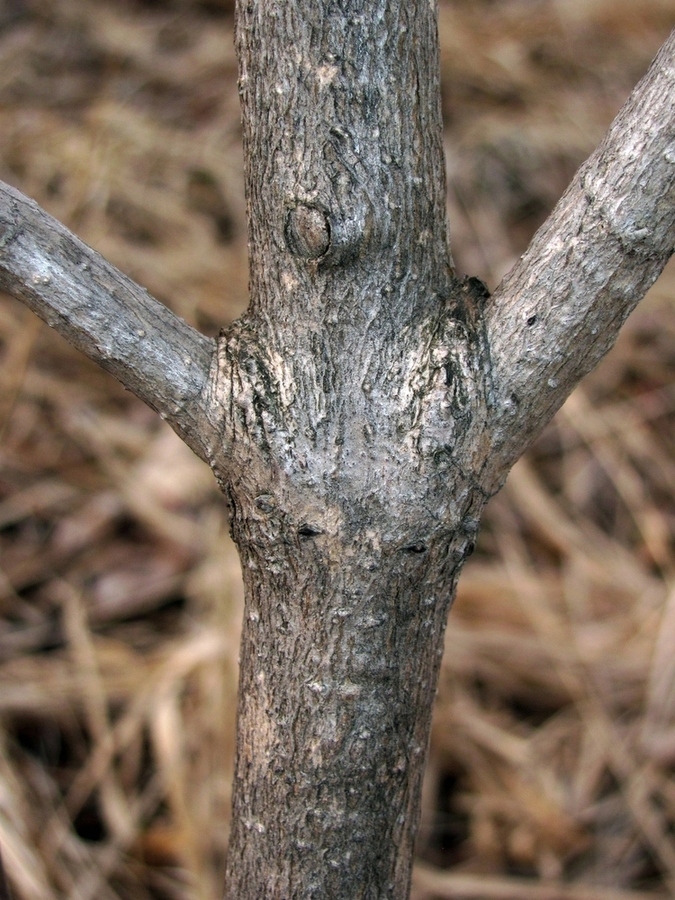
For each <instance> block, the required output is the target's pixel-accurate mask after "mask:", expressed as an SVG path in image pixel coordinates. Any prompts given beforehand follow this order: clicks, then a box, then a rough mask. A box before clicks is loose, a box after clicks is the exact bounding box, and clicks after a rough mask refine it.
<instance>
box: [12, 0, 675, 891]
mask: <svg viewBox="0 0 675 900" xmlns="http://www.w3.org/2000/svg"><path fill="white" fill-rule="evenodd" d="M237 15H238V24H237V49H238V54H239V60H240V93H241V100H242V108H243V122H244V145H245V156H246V191H247V200H248V207H249V240H250V256H251V304H250V308H249V310H248V312H247V313H246V314H245V315H244V316H243V317H242V318H241V319H240V320H239V321H238V322H236V323H234V324H233V325H232V326H231V327H230V328H228V329H227V330H226V331H224V332H223V333H222V334H221V335H220V337H219V339H218V340H217V341H216V342H212V341H210V340H208V339H206V338H204V337H202V336H201V335H198V334H197V333H196V332H195V331H194V330H193V329H190V328H188V326H187V325H185V323H182V322H180V320H178V319H177V318H176V317H175V316H173V315H172V314H171V313H170V312H169V311H168V310H166V309H165V308H164V307H162V306H161V304H158V303H156V301H153V300H152V299H151V298H149V297H148V296H147V294H145V293H144V292H143V291H142V290H141V289H140V288H138V287H136V286H135V285H133V284H132V283H131V282H130V281H129V280H128V279H125V278H124V276H122V275H121V274H120V273H118V272H117V271H116V270H115V269H114V268H113V267H111V266H109V265H108V264H107V263H105V262H104V261H103V260H101V258H100V257H98V255H97V254H95V253H94V252H93V251H91V250H89V248H86V247H85V246H84V245H83V244H82V243H81V242H79V241H78V240H77V239H76V238H74V237H73V236H72V235H70V234H69V233H68V232H67V231H66V229H64V228H63V227H62V226H60V225H58V223H55V222H54V221H53V220H51V219H49V217H47V216H46V214H45V213H43V212H42V211H41V210H39V209H37V207H35V205H34V204H31V202H30V201H27V200H26V199H25V198H21V197H20V195H18V194H17V193H16V192H14V191H12V190H11V189H10V188H6V187H3V188H2V189H0V287H3V288H4V289H6V290H9V291H11V292H12V293H14V294H15V295H16V296H18V297H19V298H20V299H22V300H24V301H25V302H26V303H28V305H30V306H31V308H33V309H34V310H35V311H36V312H37V313H38V314H39V315H41V316H42V317H43V318H44V319H45V320H46V321H48V322H49V323H50V324H53V325H54V327H56V328H58V329H59V330H60V331H61V332H62V333H63V334H64V335H65V336H66V337H67V338H68V339H69V340H72V341H73V342H74V343H75V344H76V345H77V346H79V347H81V348H82V349H83V350H84V351H85V352H86V353H88V354H89V355H90V356H92V357H93V358H94V359H96V360H97V361H99V362H100V363H101V365H103V366H104V367H105V368H107V369H108V370H109V371H111V372H112V373H113V374H115V375H116V376H117V377H118V378H119V379H120V380H121V381H122V382H123V383H124V384H125V385H126V386H127V387H129V388H130V389H131V390H133V391H135V392H136V393H137V394H138V395H139V396H140V397H142V398H143V399H145V400H146V401H147V402H148V403H149V404H150V405H151V406H153V407H154V408H155V409H157V410H158V411H159V412H160V413H161V414H163V415H164V416H165V417H166V418H167V419H168V420H169V421H170V422H171V424H172V425H173V427H174V428H175V429H176V430H177V431H178V432H179V433H180V434H181V435H182V436H183V437H184V439H185V440H186V441H187V442H188V443H189V444H190V446H192V447H193V448H194V449H195V450H196V451H197V452H198V453H199V454H200V455H201V456H202V457H203V458H205V459H207V460H208V461H209V463H210V464H211V466H212V468H213V471H214V473H215V475H216V478H217V479H218V482H219V484H220V486H221V488H222V490H223V493H224V495H225V497H226V499H227V502H228V504H229V507H230V514H231V522H232V533H233V536H234V538H235V540H236V542H237V544H238V546H239V550H240V555H241V561H242V570H243V575H244V582H245V587H246V605H245V620H244V628H243V637H242V651H241V675H240V691H239V712H238V744H237V762H236V780H235V789H234V810H233V820H232V836H231V842H230V854H229V863H228V875H227V886H226V891H227V893H226V896H227V898H229V900H234V898H236V900H244V898H255V900H262V898H265V900H312V898H313V900H319V898H321V900H324V898H336V900H337V898H339V900H342V898H350V900H385V898H387V900H405V898H406V897H407V895H408V892H409V883H410V871H411V862H412V852H413V846H414V838H415V831H416V826H417V816H418V812H419V795H420V786H421V778H422V772H423V764H424V757H425V753H426V747H427V741H428V734H429V724H430V718H431V708H432V702H433V697H434V691H435V686H436V680H437V675H438V669H439V665H440V659H441V653H442V648H443V632H444V628H445V621H446V617H447V613H448V609H449V607H450V604H451V602H452V598H453V596H454V591H455V586H456V583H457V578H458V576H459V573H460V570H461V567H462V565H463V562H464V560H465V559H466V557H467V556H468V555H469V554H470V553H471V552H472V550H473V547H474V543H475V539H476V534H477V531H478V527H479V521H480V516H481V511H482V509H483V506H484V505H485V503H486V501H487V499H488V497H489V496H490V495H491V494H492V493H493V492H494V491H495V490H496V489H497V488H498V487H499V485H500V484H501V482H502V481H503V479H504V477H505V475H506V472H507V471H508V468H509V467H510V465H511V464H512V463H513V461H514V460H515V459H516V458H517V457H518V455H520V453H521V452H522V450H523V449H524V447H525V446H526V445H527V443H528V442H529V441H530V440H531V439H532V437H533V436H534V435H535V434H536V433H537V432H538V431H539V430H540V429H541V427H543V425H544V424H545V422H546V421H547V419H548V418H549V417H550V415H552V413H553V412H554V411H555V409H556V408H557V407H558V406H559V405H560V403H561V402H562V401H563V400H564V398H565V396H567V394H568V393H569V391H570V390H571V388H572V387H573V385H574V383H575V382H576V381H577V380H578V379H579V378H580V377H581V376H582V375H583V374H584V373H585V372H586V371H588V370H589V369H590V368H591V367H592V366H593V365H594V364H595V362H597V360H598V359H599V358H600V356H601V355H602V354H603V353H604V352H605V351H606V350H607V349H608V348H609V346H610V345H611V344H612V342H613V341H614V339H615V337H616V334H617V332H618V329H619V327H620V324H621V322H622V321H623V320H624V318H625V317H626V315H628V313H629V312H630V310H631V309H632V308H633V306H634V305H635V303H636V302H637V300H638V299H639V298H640V296H642V294H643V293H644V291H645V290H646V288H647V287H648V286H649V284H651V282H652V281H653V279H654V278H655V277H656V275H657V274H658V272H659V271H660V269H661V268H662V267H663V265H664V264H665V261H666V260H667V258H668V257H669V255H670V254H671V253H672V251H673V246H674V245H675V92H674V91H673V87H674V82H675V37H673V36H671V38H670V40H669V41H668V42H667V43H666V45H665V46H664V48H663V50H662V51H661V53H660V54H659V57H658V58H657V61H656V62H655V64H654V66H653V67H652V69H651V70H650V72H649V73H648V74H647V75H646V76H645V79H644V80H643V81H642V82H641V84H640V85H639V86H638V88H637V89H636V91H635V92H634V94H633V96H632V98H631V99H630V100H629V102H628V103H627V104H626V106H625V108H624V110H623V111H622V113H621V114H620V116H619V117H618V118H617V120H616V123H615V125H614V126H613V127H612V129H611V130H610V132H609V133H608V136H607V138H606V139H605V141H604V142H603V144H602V145H601V147H600V148H599V150H598V151H597V152H596V154H594V155H593V157H591V159H590V160H589V161H588V163H587V164H586V165H585V166H584V167H582V169H581V170H580V172H579V174H578V175H577V177H576V179H575V181H574V182H573V184H572V185H571V186H570V189H569V190H568V191H567V193H566V194H565V196H564V197H563V198H562V200H561V201H560V203H559V205H558V207H557V208H556V210H555V211H554V213H553V215H552V217H551V218H550V220H549V221H548V222H547V223H546V224H545V225H544V226H543V228H542V229H541V230H540V231H539V233H538V234H537V236H536V237H535V239H534V241H533V242H532V245H531V247H530V249H529V250H528V252H527V254H525V256H524V257H523V259H522V260H521V262H520V263H519V264H518V265H517V266H516V267H515V268H514V270H513V272H512V273H510V274H509V276H507V278H506V279H505V280H504V282H503V284H502V285H501V286H500V287H499V289H498V290H497V291H496V293H495V295H494V296H493V297H491V298H490V297H488V294H487V291H486V289H485V287H484V285H482V284H481V283H480V282H479V281H477V280H475V279H466V280H463V281H462V280H459V279H457V278H456V277H455V275H454V272H453V269H452V260H451V257H450V253H449V248H448V244H447V227H446V218H445V187H444V161H443V152H442V143H441V119H440V96H439V76H438V47H437V38H436V18H435V10H434V8H433V3H419V4H413V5H410V4H401V3H398V2H397V3H394V2H392V0H373V2H371V3H369V4H367V5H366V6H365V7H364V4H362V3H360V2H356V0H326V2H323V3H321V4H312V3H309V2H305V0H288V2H284V3H275V2H263V0H240V2H239V5H238V13H237Z"/></svg>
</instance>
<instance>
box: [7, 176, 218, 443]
mask: <svg viewBox="0 0 675 900" xmlns="http://www.w3.org/2000/svg"><path fill="white" fill-rule="evenodd" d="M0 289H2V290H4V291H7V293H8V294H13V295H14V296H15V297H17V298H18V299H19V300H23V302H24V303H25V304H26V305H27V306H28V307H30V308H31V309H32V310H33V312H34V313H36V314H37V315H38V316H39V317H40V318H41V319H43V320H44V321H45V322H46V323H47V324H48V325H51V326H52V327H53V328H55V329H56V330H57V331H58V332H60V333H61V334H62V335H63V337H64V338H66V340H67V341H70V343H71V344H74V345H75V346H76V347H77V348H78V349H80V350H82V351H83V352H84V353H86V354H87V356H90V357H91V358H92V359H93V360H95V361H96V362H97V363H99V365H100V366H102V367H103V368H104V369H105V370H106V371H108V372H110V373H111V374H112V375H114V376H115V377H116V378H117V379H118V380H119V381H121V382H122V384H123V385H124V386H125V387H126V388H128V389H129V390H130V391H133V393H134V394H136V396H138V397H140V398H141V400H144V401H145V402H146V403H147V404H148V405H149V406H151V407H152V408H153V409H155V410H156V411H157V412H158V413H159V414H160V415H161V416H162V418H163V419H166V420H167V422H169V424H170V425H171V426H172V427H173V428H174V430H175V431H177V432H178V434H179V435H180V436H181V437H182V438H183V440H184V441H185V442H186V443H187V444H188V446H190V447H191V448H192V449H193V450H194V451H195V453H196V454H197V455H198V456H200V457H202V459H203V458H204V456H205V450H204V444H205V441H206V440H207V439H208V437H209V435H208V432H209V424H208V421H207V420H206V419H205V417H204V415H203V410H202V407H201V397H202V394H203V392H204V388H205V385H206V382H207V379H208V376H209V370H210V366H211V359H212V357H213V354H214V348H215V343H214V341H213V340H211V338H207V337H205V336H204V335H203V334H200V333H199V332H198V331H196V330H195V329H194V328H190V326H189V325H187V324H186V323H185V322H183V320H182V319H179V318H178V316H175V315H174V314H173V313H172V312H171V310H170V309H167V307H166V306H164V304H162V303H159V302H158V301H157V300H154V299H153V298H152V297H150V295H149V294H148V292H147V291H146V290H145V289H144V288H142V287H139V286H138V285H137V284H135V283H134V282H133V281H132V280H131V279H130V278H127V276H126V275H123V274H122V272H120V271H119V270H118V269H116V268H115V266H113V265H111V264H110V263H109V262H106V260H105V259H103V257H102V256H101V255H100V254H99V253H96V251H95V250H92V249H91V247H87V245H86V244H85V243H83V242H82V241H81V240H80V239H79V238H78V237H76V236H75V235H74V234H72V233H71V232H70V231H68V229H67V228H66V227H65V226H63V225H61V223H60V222H57V221H56V219H54V218H52V216H50V215H48V213H46V212H45V211H44V210H43V209H40V207H39V206H38V205H37V203H35V202H34V201H33V200H30V199H29V198H28V197H25V196H24V195H23V194H21V193H20V192H19V191H17V190H15V189H14V188H12V187H10V186H9V185H7V184H3V183H2V182H0Z"/></svg>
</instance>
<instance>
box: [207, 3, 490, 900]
mask: <svg viewBox="0 0 675 900" xmlns="http://www.w3.org/2000/svg"><path fill="white" fill-rule="evenodd" d="M415 7H416V8H414V9H413V8H412V7H410V6H409V5H407V4H398V3H396V4H393V3H390V2H382V0H378V2H374V3H371V4H367V5H366V8H365V9H364V5H363V4H362V3H356V2H343V3H339V4H338V3H327V4H319V5H313V4H308V3H290V4H279V5H270V6H267V5H265V6H263V5H262V4H247V3H243V4H241V7H240V10H239V19H238V44H239V55H240V60H241V72H240V76H241V77H240V86H241V96H242V105H243V110H244V141H245V150H246V158H247V182H246V184H247V192H248V201H249V221H250V252H251V306H250V311H249V312H248V314H247V315H246V317H245V319H244V320H243V321H242V322H239V323H237V325H235V327H234V328H232V329H231V331H230V332H228V333H226V334H224V335H223V336H222V337H221V341H220V347H219V354H218V379H217V381H216V383H215V388H214V390H215V397H214V398H213V399H214V403H213V406H214V407H216V408H221V409H226V410H227V411H228V417H229V423H228V428H227V433H228V435H229V442H228V446H227V451H226V453H225V459H226V464H225V465H222V464H221V463H220V460H221V459H222V458H223V453H222V447H217V448H216V450H215V453H214V457H213V459H212V463H213V465H214V468H215V470H216V472H217V474H218V477H219V480H220V483H221V485H222V487H223V489H224V491H225V494H226V496H227V497H228V498H229V502H230V507H231V515H232V527H233V534H234V537H235V540H236V542H237V544H238V546H239V549H240V553H241V558H242V566H243V570H244V581H245V586H246V611H245V626H244V635H243V643H242V651H241V675H240V677H241V688H240V705H239V722H238V751H237V752H238V756H237V766H236V776H235V797H234V816H233V830H232V836H231V846H230V856H229V867H228V877H227V894H226V896H227V897H228V898H232V900H234V898H237V900H241V898H243V897H251V898H253V897H255V898H262V897H265V898H269V900H272V898H275V900H291V898H298V900H299V898H301V897H302V898H316V900H319V898H326V897H335V898H338V897H339V898H343V897H344V898H346V897H349V898H351V900H357V898H363V900H366V898H372V900H375V898H378V900H379V898H385V897H387V898H400V900H403V898H405V897H407V895H408V891H409V884H410V872H411V863H412V851H413V844H414V837H415V830H416V826H417V819H418V812H419V795H420V785H421V779H422V772H423V767H424V761H425V756H426V751H427V743H428V734H429V723H430V717H431V707H432V702H433V697H434V691H435V686H436V680H437V673H438V666H439V663H440V659H441V653H442V647H443V632H444V627H445V621H446V617H447V612H448V608H449V605H450V602H451V599H452V596H453V594H454V588H455V582H456V579H457V575H458V573H459V569H460V567H461V564H462V561H463V560H464V558H465V557H466V555H467V554H468V553H469V552H470V550H471V548H472V547H473V541H474V539H475V535H476V531H477V528H478V521H479V515H480V512H481V510H482V507H483V504H484V502H485V499H486V493H485V491H484V490H483V489H482V488H481V486H480V484H479V483H478V482H477V481H476V480H475V479H474V478H473V477H472V475H471V474H470V473H471V472H472V471H473V465H472V463H473V455H474V454H475V453H476V451H477V450H478V451H480V446H478V447H477V446H476V443H477V441H478V442H479V441H480V433H481V431H483V430H484V424H485V386H484V383H483V382H484V380H485V379H484V377H483V374H482V373H483V371H484V366H483V365H482V338H481V334H480V329H479V328H478V327H477V322H478V321H479V311H480V305H481V303H482V301H483V300H484V297H485V293H484V290H483V289H482V286H480V285H479V284H473V283H469V284H460V283H458V282H457V281H456V280H455V279H454V277H453V273H452V270H451V262H450V258H449V253H448V245H447V237H446V219H445V215H446V214H445V186H444V169H443V151H442V143H441V117H440V109H439V89H438V83H439V72H438V57H437V46H438V42H437V38H436V21H435V10H434V9H433V8H432V6H431V4H428V3H425V4H418V5H415ZM290 35H293V40H292V42H291V43H289V36H290Z"/></svg>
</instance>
